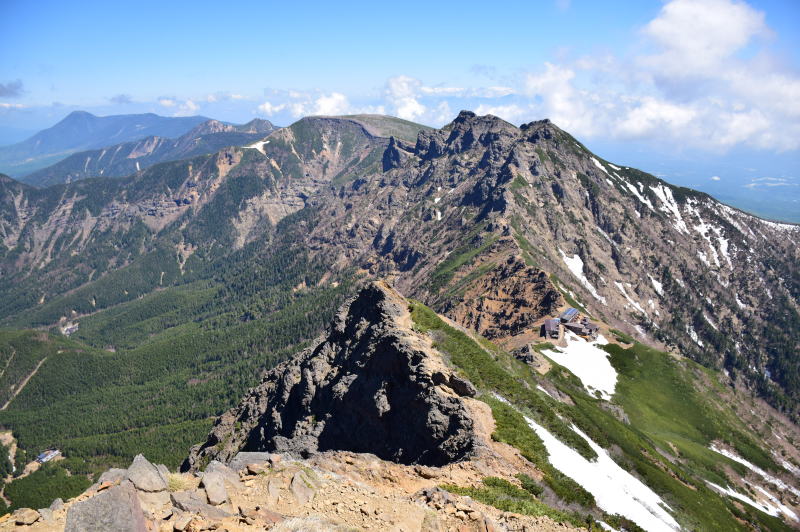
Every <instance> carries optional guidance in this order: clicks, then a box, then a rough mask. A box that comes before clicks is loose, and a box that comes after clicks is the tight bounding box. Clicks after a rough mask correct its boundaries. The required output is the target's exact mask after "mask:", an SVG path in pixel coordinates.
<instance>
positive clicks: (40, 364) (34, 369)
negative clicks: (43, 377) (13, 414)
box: [0, 357, 47, 411]
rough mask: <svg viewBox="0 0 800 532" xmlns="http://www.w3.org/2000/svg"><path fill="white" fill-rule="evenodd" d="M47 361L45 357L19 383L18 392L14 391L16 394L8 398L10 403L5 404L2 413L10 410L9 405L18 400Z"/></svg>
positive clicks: (0, 409) (1, 409)
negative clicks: (15, 399)
mask: <svg viewBox="0 0 800 532" xmlns="http://www.w3.org/2000/svg"><path fill="white" fill-rule="evenodd" d="M45 360H47V357H44V358H43V359H41V360H40V361H39V363H38V364H36V367H35V368H33V371H31V373H30V375H28V376H27V377H25V378H24V379H22V382H20V383H19V386H17V389H16V390H14V393H13V394H11V397H9V398H8V401H6V404H4V405H3V406H2V408H0V411H3V410H5V409H6V408H8V405H10V404H11V401H13V400H14V398H16V397H17V395H19V392H21V391H22V390H23V389H24V388H25V386H26V385H27V384H28V381H29V380H31V379H32V378H33V376H34V375H36V372H37V371H39V368H41V367H42V364H44V361H45Z"/></svg>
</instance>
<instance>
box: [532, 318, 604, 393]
mask: <svg viewBox="0 0 800 532" xmlns="http://www.w3.org/2000/svg"><path fill="white" fill-rule="evenodd" d="M564 340H565V341H566V342H567V347H558V350H559V351H560V353H559V352H556V351H552V350H546V351H542V353H543V354H544V355H546V356H547V357H548V358H550V359H552V360H553V361H554V362H555V363H556V364H560V365H562V366H564V367H565V368H567V369H568V370H570V371H571V372H572V373H574V374H575V376H576V377H578V378H579V379H580V380H581V382H582V383H583V385H584V386H585V387H586V389H587V390H588V391H589V393H590V394H594V392H595V391H598V392H600V395H601V398H602V399H605V400H606V401H608V400H610V399H611V396H612V395H614V389H615V388H616V387H617V372H616V370H615V369H614V366H612V365H611V362H610V361H609V360H608V353H607V352H606V351H603V350H602V349H600V347H598V346H601V345H605V344H607V343H608V340H606V339H605V338H604V337H603V335H602V334H601V335H598V337H597V340H595V341H593V342H587V341H586V340H583V339H582V338H580V337H578V336H577V335H576V334H574V333H573V332H572V331H566V332H565V334H564Z"/></svg>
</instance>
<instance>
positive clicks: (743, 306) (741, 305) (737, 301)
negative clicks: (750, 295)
mask: <svg viewBox="0 0 800 532" xmlns="http://www.w3.org/2000/svg"><path fill="white" fill-rule="evenodd" d="M733 297H734V298H735V299H736V304H737V305H738V306H739V308H741V309H744V308H747V305H745V304H744V303H743V302H742V300H740V299H739V294H733Z"/></svg>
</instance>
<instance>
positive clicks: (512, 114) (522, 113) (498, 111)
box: [475, 103, 529, 123]
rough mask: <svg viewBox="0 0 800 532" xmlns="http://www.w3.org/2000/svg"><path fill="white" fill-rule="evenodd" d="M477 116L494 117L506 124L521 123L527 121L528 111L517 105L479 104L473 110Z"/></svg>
mask: <svg viewBox="0 0 800 532" xmlns="http://www.w3.org/2000/svg"><path fill="white" fill-rule="evenodd" d="M475 113H477V114H479V115H494V116H497V117H500V118H502V119H503V120H505V121H507V122H517V123H519V122H523V121H525V120H527V119H528V117H529V114H528V113H529V111H528V109H525V108H523V107H521V106H519V105H517V104H513V103H512V104H509V105H487V104H481V105H479V106H478V107H477V108H476V109H475Z"/></svg>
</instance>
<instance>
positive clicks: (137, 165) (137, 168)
mask: <svg viewBox="0 0 800 532" xmlns="http://www.w3.org/2000/svg"><path fill="white" fill-rule="evenodd" d="M141 170H142V169H141V168H139V161H136V171H137V172H141Z"/></svg>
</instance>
